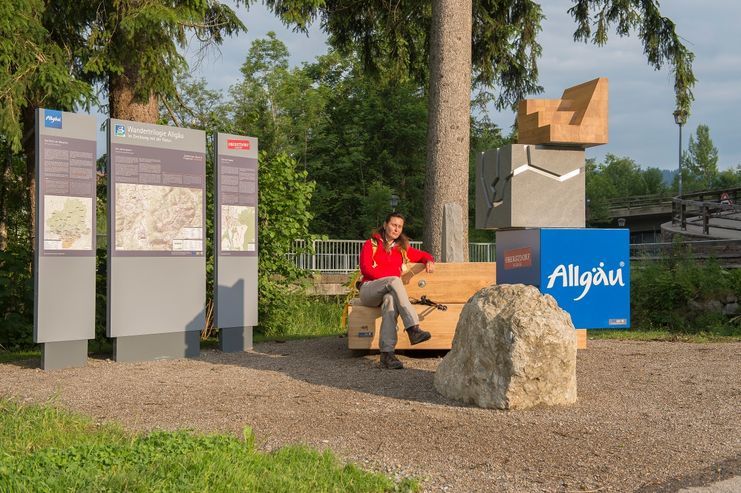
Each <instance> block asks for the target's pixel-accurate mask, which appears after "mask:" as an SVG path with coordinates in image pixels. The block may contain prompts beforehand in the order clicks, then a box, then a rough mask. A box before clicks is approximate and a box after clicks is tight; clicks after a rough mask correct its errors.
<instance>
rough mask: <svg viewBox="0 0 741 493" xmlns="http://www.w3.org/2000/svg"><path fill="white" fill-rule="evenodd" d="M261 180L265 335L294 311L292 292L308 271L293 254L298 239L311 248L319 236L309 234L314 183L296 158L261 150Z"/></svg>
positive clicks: (261, 280) (282, 325)
mask: <svg viewBox="0 0 741 493" xmlns="http://www.w3.org/2000/svg"><path fill="white" fill-rule="evenodd" d="M258 179H259V183H260V186H259V192H258V193H259V199H258V200H259V202H258V203H259V204H260V206H259V207H258V242H259V243H258V244H259V253H260V255H259V279H258V284H259V296H260V298H259V299H260V303H259V319H260V328H261V330H262V331H263V332H265V333H266V334H280V333H281V331H283V330H285V327H288V326H289V325H290V321H291V319H292V317H293V315H294V312H295V306H294V303H293V299H294V298H293V297H291V296H290V294H291V293H293V292H297V291H298V290H300V289H301V284H302V283H303V282H305V276H306V274H305V272H304V271H302V270H300V269H299V268H298V267H296V265H295V264H294V263H293V261H292V259H291V258H289V253H291V252H292V251H295V248H294V243H295V242H299V248H298V250H299V252H300V251H308V250H309V249H310V248H311V245H312V240H314V239H316V238H317V237H316V236H314V235H310V234H309V223H310V221H311V218H312V214H311V212H310V210H309V204H310V202H311V194H312V193H313V191H314V187H315V184H314V182H312V181H309V180H308V179H307V172H306V171H304V170H301V169H299V167H298V163H297V162H296V160H294V159H293V158H291V157H289V156H287V155H286V154H278V155H276V156H269V155H268V154H267V153H266V152H265V151H261V152H260V166H259V170H258ZM300 243H303V246H301V244H300Z"/></svg>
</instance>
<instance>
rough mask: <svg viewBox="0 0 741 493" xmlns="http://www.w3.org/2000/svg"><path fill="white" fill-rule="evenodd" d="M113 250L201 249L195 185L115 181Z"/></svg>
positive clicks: (200, 210)
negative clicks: (181, 185)
mask: <svg viewBox="0 0 741 493" xmlns="http://www.w3.org/2000/svg"><path fill="white" fill-rule="evenodd" d="M115 228H116V229H115V235H116V236H115V237H116V250H129V251H133V250H139V251H153V250H162V251H172V252H178V251H196V252H200V251H203V192H202V190H201V189H198V188H186V187H167V186H161V185H140V184H137V183H116V217H115Z"/></svg>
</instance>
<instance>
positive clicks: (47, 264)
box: [34, 108, 96, 368]
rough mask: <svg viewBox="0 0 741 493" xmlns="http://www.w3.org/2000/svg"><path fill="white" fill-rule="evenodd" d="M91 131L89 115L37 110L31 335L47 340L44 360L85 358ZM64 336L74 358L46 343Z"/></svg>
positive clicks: (90, 310)
mask: <svg viewBox="0 0 741 493" xmlns="http://www.w3.org/2000/svg"><path fill="white" fill-rule="evenodd" d="M95 139H96V119H95V117H94V116H90V115H78V114H75V113H69V112H65V111H58V110H51V109H45V108H40V109H38V110H37V112H36V176H37V181H36V183H37V186H36V232H35V237H36V245H35V246H36V248H35V256H34V262H35V268H34V287H35V296H34V302H35V305H34V311H35V316H34V341H35V342H38V343H44V344H49V348H45V350H49V351H45V353H44V354H45V357H46V359H45V361H44V364H43V365H42V366H44V368H50V367H64V366H79V365H80V364H84V362H85V360H86V358H87V339H91V338H94V337H95V205H96V199H95V194H96V168H95V154H96V148H95V147H96V144H95ZM69 341H76V342H79V344H78V345H79V346H80V351H79V353H80V358H77V359H76V360H75V361H73V360H70V359H69V358H67V359H65V358H62V359H58V358H54V357H52V356H51V355H52V353H53V351H52V350H50V349H51V347H52V346H51V345H50V344H51V343H62V342H69ZM65 347H69V346H65ZM74 352H77V351H76V346H75V351H74ZM73 359H74V358H73Z"/></svg>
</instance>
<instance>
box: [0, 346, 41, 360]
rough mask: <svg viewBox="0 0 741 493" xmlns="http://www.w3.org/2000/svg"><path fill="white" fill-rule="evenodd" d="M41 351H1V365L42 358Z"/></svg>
mask: <svg viewBox="0 0 741 493" xmlns="http://www.w3.org/2000/svg"><path fill="white" fill-rule="evenodd" d="M40 357H41V351H38V350H34V349H28V350H22V351H3V350H0V363H8V362H10V361H19V360H23V359H31V358H40Z"/></svg>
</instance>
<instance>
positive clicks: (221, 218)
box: [214, 133, 259, 352]
mask: <svg viewBox="0 0 741 493" xmlns="http://www.w3.org/2000/svg"><path fill="white" fill-rule="evenodd" d="M214 141H215V142H214V143H215V145H214V166H215V169H214V189H215V193H214V204H215V207H214V225H215V228H214V230H215V231H214V276H215V279H214V281H215V282H214V304H215V324H216V326H217V327H218V328H219V341H220V345H221V349H222V350H223V351H226V352H235V351H244V350H247V349H251V347H252V327H253V326H255V325H257V323H258V317H257V298H258V282H257V279H258V249H259V246H258V241H257V240H258V207H259V205H258V140H257V139H256V138H255V137H248V136H243V135H234V134H227V133H217V134H216V136H215V139H214ZM252 245H254V246H252Z"/></svg>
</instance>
